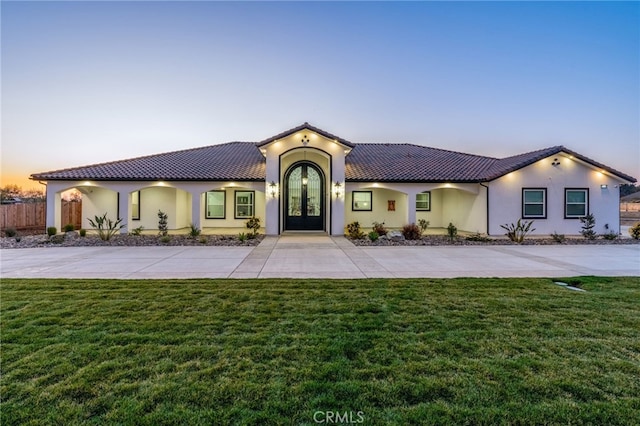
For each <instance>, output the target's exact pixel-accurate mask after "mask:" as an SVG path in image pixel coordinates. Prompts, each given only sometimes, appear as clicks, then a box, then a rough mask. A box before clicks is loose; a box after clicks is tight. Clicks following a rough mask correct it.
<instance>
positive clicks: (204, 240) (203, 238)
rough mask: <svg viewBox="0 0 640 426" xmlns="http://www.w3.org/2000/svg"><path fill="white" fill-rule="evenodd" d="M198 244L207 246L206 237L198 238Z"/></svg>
mask: <svg viewBox="0 0 640 426" xmlns="http://www.w3.org/2000/svg"><path fill="white" fill-rule="evenodd" d="M199 241H200V244H207V237H205V236H204V235H203V236H201V237H200V240H199Z"/></svg>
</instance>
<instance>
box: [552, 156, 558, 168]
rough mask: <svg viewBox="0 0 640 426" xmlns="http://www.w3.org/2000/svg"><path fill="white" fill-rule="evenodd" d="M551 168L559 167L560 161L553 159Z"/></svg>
mask: <svg viewBox="0 0 640 426" xmlns="http://www.w3.org/2000/svg"><path fill="white" fill-rule="evenodd" d="M551 165H552V166H554V167H555V166H559V165H560V161H559V160H558V159H557V158H554V159H553V161H552V162H551Z"/></svg>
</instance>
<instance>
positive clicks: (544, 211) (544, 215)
mask: <svg viewBox="0 0 640 426" xmlns="http://www.w3.org/2000/svg"><path fill="white" fill-rule="evenodd" d="M527 191H542V197H543V198H542V203H527V202H526V200H525V195H524V194H525V192H527ZM527 204H530V205H538V204H542V215H531V214H527V213H526V209H525V207H526V205H527ZM546 218H547V188H522V219H546Z"/></svg>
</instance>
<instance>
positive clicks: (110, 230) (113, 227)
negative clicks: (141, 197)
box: [89, 213, 124, 241]
mask: <svg viewBox="0 0 640 426" xmlns="http://www.w3.org/2000/svg"><path fill="white" fill-rule="evenodd" d="M89 224H90V225H91V227H92V228H93V229H95V230H97V231H98V236H99V237H100V239H101V240H102V241H108V240H110V239H111V237H113V236H114V235H115V234H116V233H118V232H120V230H121V229H122V228H124V225H123V224H122V219H121V218H118V219H117V220H116V221H113V220H111V219H107V214H106V213H105V214H103V215H102V216H95V220H93V219H89Z"/></svg>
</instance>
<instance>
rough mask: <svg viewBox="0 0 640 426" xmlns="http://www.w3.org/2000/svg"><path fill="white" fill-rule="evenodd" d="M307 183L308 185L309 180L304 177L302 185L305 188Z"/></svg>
mask: <svg viewBox="0 0 640 426" xmlns="http://www.w3.org/2000/svg"><path fill="white" fill-rule="evenodd" d="M307 183H309V179H308V178H307V177H306V176H305V177H303V178H302V184H303V185H304V186H307Z"/></svg>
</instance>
